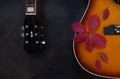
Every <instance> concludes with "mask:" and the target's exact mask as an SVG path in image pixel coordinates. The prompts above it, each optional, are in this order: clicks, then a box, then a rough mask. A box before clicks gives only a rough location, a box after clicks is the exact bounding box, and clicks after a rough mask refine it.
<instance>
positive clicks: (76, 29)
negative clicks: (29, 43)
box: [72, 22, 86, 33]
mask: <svg viewBox="0 0 120 79" xmlns="http://www.w3.org/2000/svg"><path fill="white" fill-rule="evenodd" d="M72 29H73V31H74V32H79V33H84V32H86V27H85V26H84V25H83V24H82V23H80V22H75V23H73V25H72Z"/></svg>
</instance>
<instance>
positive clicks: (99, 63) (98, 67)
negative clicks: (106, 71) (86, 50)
mask: <svg viewBox="0 0 120 79" xmlns="http://www.w3.org/2000/svg"><path fill="white" fill-rule="evenodd" d="M96 67H97V69H101V67H102V65H101V62H100V60H98V59H97V60H96Z"/></svg>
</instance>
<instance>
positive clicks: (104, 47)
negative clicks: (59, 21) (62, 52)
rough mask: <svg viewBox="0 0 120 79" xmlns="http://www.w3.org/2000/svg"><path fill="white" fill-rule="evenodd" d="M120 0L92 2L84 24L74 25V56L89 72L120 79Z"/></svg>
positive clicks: (92, 0)
mask: <svg viewBox="0 0 120 79" xmlns="http://www.w3.org/2000/svg"><path fill="white" fill-rule="evenodd" d="M119 4H120V0H89V4H88V8H87V10H86V12H85V16H83V19H82V20H81V22H76V23H74V24H73V30H74V31H75V32H76V34H75V35H74V37H73V40H74V43H73V48H74V54H75V57H76V59H77V61H78V63H79V65H80V66H81V67H82V68H83V69H84V70H85V71H87V72H89V73H91V74H93V75H96V76H100V77H104V78H114V79H116V78H120V62H119V60H120V46H119V45H120V5H119Z"/></svg>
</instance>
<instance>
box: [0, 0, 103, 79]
mask: <svg viewBox="0 0 120 79" xmlns="http://www.w3.org/2000/svg"><path fill="white" fill-rule="evenodd" d="M87 3H88V1H87V0H38V2H37V4H38V8H37V15H38V19H39V21H40V22H41V23H42V24H43V25H44V26H45V27H46V36H47V47H46V49H45V51H44V52H40V54H38V55H29V54H28V53H26V52H25V51H24V49H23V44H22V42H23V39H22V38H21V26H22V25H23V24H24V19H25V15H24V9H25V8H24V7H25V5H24V0H0V79H102V78H98V77H95V76H92V75H90V74H88V73H87V72H85V71H84V70H82V69H81V67H80V66H79V65H78V63H77V62H76V60H75V57H74V54H73V50H72V36H73V31H72V28H71V24H72V23H73V22H76V21H79V20H80V19H81V17H82V14H83V13H84V11H85V9H86V7H87Z"/></svg>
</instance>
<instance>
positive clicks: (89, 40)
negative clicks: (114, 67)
mask: <svg viewBox="0 0 120 79" xmlns="http://www.w3.org/2000/svg"><path fill="white" fill-rule="evenodd" d="M85 44H86V49H87V50H88V51H89V52H91V51H92V50H93V48H94V42H93V40H92V38H91V35H88V36H87V37H86V41H85Z"/></svg>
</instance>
